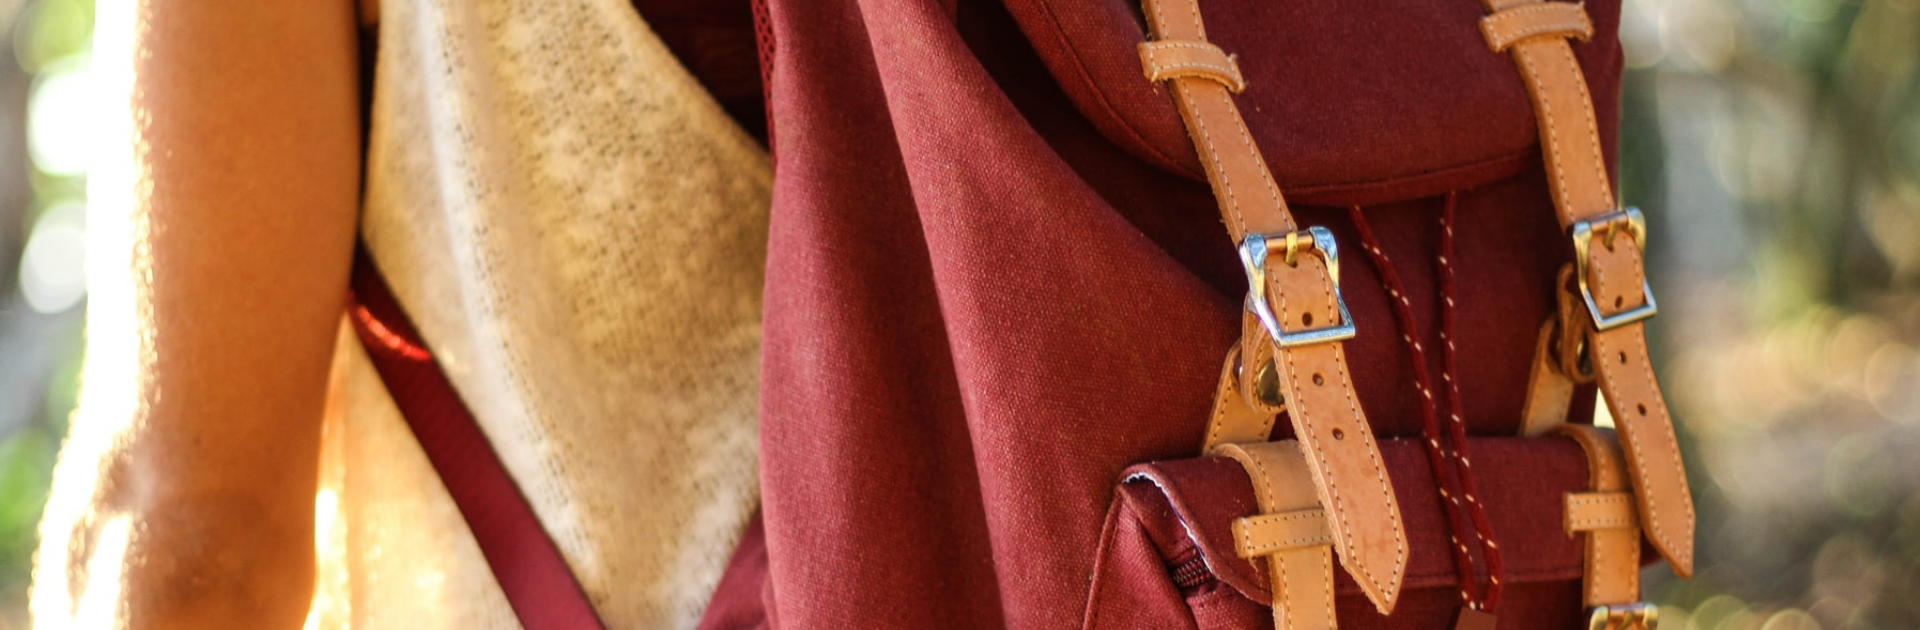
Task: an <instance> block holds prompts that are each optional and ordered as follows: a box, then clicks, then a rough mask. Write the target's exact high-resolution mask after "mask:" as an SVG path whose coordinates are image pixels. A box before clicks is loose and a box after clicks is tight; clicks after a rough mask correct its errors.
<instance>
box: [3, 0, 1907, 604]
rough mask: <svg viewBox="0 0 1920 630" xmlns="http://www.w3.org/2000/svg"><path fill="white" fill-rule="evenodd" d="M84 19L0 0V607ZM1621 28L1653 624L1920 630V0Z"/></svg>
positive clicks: (45, 398) (24, 555)
mask: <svg viewBox="0 0 1920 630" xmlns="http://www.w3.org/2000/svg"><path fill="white" fill-rule="evenodd" d="M92 24H93V4H92V1H91V0H0V25H4V26H6V27H7V29H6V30H4V31H0V38H3V39H5V40H6V41H5V42H4V43H5V45H4V46H0V56H4V57H6V59H4V60H0V630H7V629H11V628H24V627H26V612H25V610H26V586H27V581H26V580H27V573H28V568H29V565H30V562H31V554H32V552H33V549H34V547H35V544H36V543H35V527H36V523H37V521H38V520H39V514H40V507H41V505H42V504H43V503H44V502H45V500H46V490H47V486H48V482H49V477H48V475H49V470H50V469H51V468H52V465H53V458H54V452H55V450H56V448H57V447H58V444H59V440H60V437H61V436H62V435H64V434H65V423H66V419H67V417H68V415H69V414H70V413H71V411H72V408H73V402H74V398H75V391H76V389H77V384H76V381H77V378H78V374H79V359H80V350H81V343H82V342H81V317H82V311H83V310H84V308H83V306H84V302H85V300H84V297H85V296H84V284H83V278H82V271H81V268H82V266H81V257H82V251H83V243H84V235H85V211H84V208H85V155H86V152H85V151H86V146H87V144H88V142H89V139H88V136H87V133H88V125H87V122H86V121H87V112H88V111H89V108H90V107H91V106H92V105H91V102H90V101H89V98H88V96H89V94H90V92H91V90H92V89H93V88H92V86H91V84H90V83H89V79H88V75H87V72H86V70H87V55H88V50H89V47H90V42H89V37H90V33H91V30H92ZM1621 40H1622V42H1623V43H1624V45H1625V49H1626V52H1627V63H1628V66H1629V70H1628V73H1627V78H1626V83H1625V94H1624V97H1623V98H1624V100H1625V107H1624V108H1623V112H1624V114H1623V121H1622V126H1621V130H1622V131H1621V133H1622V138H1621V147H1622V150H1621V182H1620V187H1621V196H1622V198H1623V199H1624V200H1625V201H1626V202H1627V203H1630V204H1634V205H1638V206H1640V207H1641V208H1644V209H1646V210H1647V211H1648V212H1647V214H1648V217H1649V219H1650V220H1651V221H1653V223H1654V225H1653V228H1652V255H1653V257H1654V259H1653V262H1654V265H1655V266H1656V267H1657V269H1656V270H1655V271H1654V273H1653V278H1654V285H1655V291H1656V293H1657V294H1658V295H1659V296H1660V300H1661V307H1662V308H1661V311H1662V314H1661V316H1660V317H1659V318H1658V319H1656V320H1654V323H1653V326H1652V330H1653V333H1654V335H1655V337H1656V339H1655V343H1656V345H1657V349H1656V352H1658V353H1659V354H1660V355H1662V356H1661V359H1662V361H1663V363H1662V371H1661V377H1662V379H1663V380H1664V381H1665V382H1666V385H1667V391H1668V394H1669V397H1670V399H1671V403H1672V404H1673V406H1674V408H1675V409H1674V410H1675V413H1676V416H1677V417H1679V418H1680V420H1681V421H1682V423H1683V426H1682V427H1681V429H1682V431H1683V433H1684V434H1685V435H1683V439H1684V440H1685V441H1686V448H1687V452H1688V456H1689V460H1688V465H1689V466H1690V467H1691V469H1692V470H1691V473H1692V477H1693V480H1694V489H1695V491H1696V493H1697V494H1698V498H1699V503H1700V510H1701V513H1700V517H1701V529H1700V542H1701V545H1702V548H1701V558H1700V572H1699V575H1698V577H1696V578H1695V579H1694V580H1692V581H1688V582H1682V581H1679V580H1674V579H1671V578H1670V577H1669V576H1668V572H1667V570H1666V569H1665V568H1664V567H1655V568H1652V569H1650V570H1649V571H1648V572H1647V584H1648V592H1649V596H1650V597H1651V598H1653V599H1655V600H1656V601H1658V602H1660V603H1661V604H1662V606H1663V617H1664V618H1663V627H1664V628H1667V629H1668V630H1800V629H1812V628H1821V629H1826V630H1837V629H1914V628H1920V492H1916V490H1920V78H1917V76H1920V0H1626V7H1625V12H1624V18H1623V20H1622V26H1621ZM1516 630H1525V629H1516Z"/></svg>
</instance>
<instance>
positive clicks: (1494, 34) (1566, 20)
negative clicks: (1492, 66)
mask: <svg viewBox="0 0 1920 630" xmlns="http://www.w3.org/2000/svg"><path fill="white" fill-rule="evenodd" d="M1480 34H1481V35H1483V36H1485V37H1486V39H1487V48H1489V49H1491V50H1493V52H1504V51H1506V49H1507V48H1509V47H1512V46H1513V45H1514V44H1517V43H1519V42H1520V41H1522V40H1526V39H1529V38H1534V37H1572V38H1575V39H1579V40H1580V41H1586V40H1587V39H1588V38H1591V37H1593V21H1592V20H1589V19H1587V10H1586V7H1585V5H1583V4H1576V3H1570V2H1540V3H1534V4H1526V5H1523V6H1518V7H1512V8H1508V9H1502V10H1500V11H1499V12H1496V13H1494V14H1492V15H1488V16H1486V17H1483V18H1480Z"/></svg>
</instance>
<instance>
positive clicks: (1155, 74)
mask: <svg viewBox="0 0 1920 630" xmlns="http://www.w3.org/2000/svg"><path fill="white" fill-rule="evenodd" d="M1140 67H1141V68H1143V69H1145V70H1146V72H1147V78H1148V79H1151V80H1153V81H1154V82H1155V83H1158V82H1161V81H1166V80H1168V79H1177V78H1180V77H1200V78H1203V79H1211V80H1214V81H1218V82H1219V83H1220V84H1221V85H1224V86H1227V90H1228V91H1230V92H1233V93H1235V94H1239V93H1240V92H1241V91H1242V90H1245V89H1247V80H1246V79H1245V78H1243V77H1241V76H1240V65H1239V64H1237V63H1234V61H1233V56H1232V55H1228V54H1227V51H1224V50H1221V49H1220V47H1219V46H1215V45H1213V44H1210V43H1207V42H1196V41H1181V40H1161V41H1151V42H1140Z"/></svg>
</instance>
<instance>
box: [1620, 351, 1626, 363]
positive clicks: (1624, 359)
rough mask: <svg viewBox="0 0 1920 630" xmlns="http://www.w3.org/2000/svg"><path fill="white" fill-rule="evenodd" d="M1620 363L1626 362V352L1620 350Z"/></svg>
mask: <svg viewBox="0 0 1920 630" xmlns="http://www.w3.org/2000/svg"><path fill="white" fill-rule="evenodd" d="M1620 364H1621V365H1626V364H1627V353H1626V352H1621V353H1620Z"/></svg>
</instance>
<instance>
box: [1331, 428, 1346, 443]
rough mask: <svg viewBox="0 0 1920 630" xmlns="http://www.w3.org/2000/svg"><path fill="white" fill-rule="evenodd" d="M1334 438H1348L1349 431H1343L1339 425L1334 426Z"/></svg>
mask: <svg viewBox="0 0 1920 630" xmlns="http://www.w3.org/2000/svg"><path fill="white" fill-rule="evenodd" d="M1333 439H1336V440H1344V439H1347V432H1346V431H1343V430H1341V429H1340V428H1338V427H1335V428H1334V430H1333Z"/></svg>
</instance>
